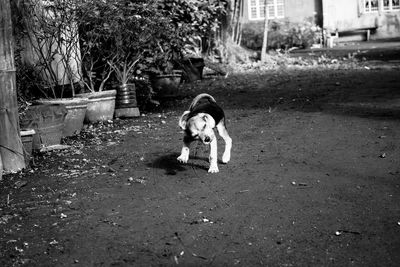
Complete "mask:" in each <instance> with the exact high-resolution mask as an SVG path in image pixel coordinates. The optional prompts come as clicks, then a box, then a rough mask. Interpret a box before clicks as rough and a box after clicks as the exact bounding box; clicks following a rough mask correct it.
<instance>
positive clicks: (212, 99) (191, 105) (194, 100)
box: [189, 93, 217, 111]
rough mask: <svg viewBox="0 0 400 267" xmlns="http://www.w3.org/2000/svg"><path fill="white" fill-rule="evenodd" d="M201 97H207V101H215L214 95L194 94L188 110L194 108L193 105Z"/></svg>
mask: <svg viewBox="0 0 400 267" xmlns="http://www.w3.org/2000/svg"><path fill="white" fill-rule="evenodd" d="M203 98H207V99H208V100H209V101H211V102H214V103H216V102H217V101H215V99H214V97H212V96H210V95H209V94H206V93H203V94H199V95H198V96H196V97H195V98H194V99H193V101H192V104H190V107H189V110H190V111H192V110H193V109H194V107H195V106H196V105H197V103H198V102H199V101H200V100H201V99H203Z"/></svg>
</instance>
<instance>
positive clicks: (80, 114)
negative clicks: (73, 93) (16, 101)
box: [36, 97, 88, 137]
mask: <svg viewBox="0 0 400 267" xmlns="http://www.w3.org/2000/svg"><path fill="white" fill-rule="evenodd" d="M36 102H37V103H41V104H63V105H64V106H65V107H66V108H67V111H68V112H67V115H66V116H65V121H64V130H63V136H64V137H65V136H72V135H75V134H79V133H80V131H81V130H82V128H83V121H84V119H85V115H86V109H87V104H88V99H87V98H80V97H79V98H78V97H77V98H60V99H40V100H37V101H36Z"/></svg>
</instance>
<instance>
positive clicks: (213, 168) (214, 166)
mask: <svg viewBox="0 0 400 267" xmlns="http://www.w3.org/2000/svg"><path fill="white" fill-rule="evenodd" d="M209 160H210V168H209V169H208V172H211V173H215V172H219V170H218V163H217V162H218V151H217V137H216V136H215V138H213V140H212V141H211V143H210V158H209Z"/></svg>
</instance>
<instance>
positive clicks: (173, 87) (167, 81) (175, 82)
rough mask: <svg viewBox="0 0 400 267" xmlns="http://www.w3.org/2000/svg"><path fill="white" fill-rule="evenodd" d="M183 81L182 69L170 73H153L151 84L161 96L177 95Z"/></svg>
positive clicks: (158, 95)
mask: <svg viewBox="0 0 400 267" xmlns="http://www.w3.org/2000/svg"><path fill="white" fill-rule="evenodd" d="M181 81H182V71H173V72H172V73H170V74H151V75H150V82H151V86H152V88H153V90H154V92H155V93H156V95H157V97H159V98H169V97H175V96H176V95H177V90H178V87H179V85H180V83H181Z"/></svg>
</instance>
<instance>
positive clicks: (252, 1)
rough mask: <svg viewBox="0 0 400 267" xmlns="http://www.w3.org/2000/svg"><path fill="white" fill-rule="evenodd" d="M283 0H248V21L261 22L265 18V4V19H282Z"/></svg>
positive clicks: (283, 10)
mask: <svg viewBox="0 0 400 267" xmlns="http://www.w3.org/2000/svg"><path fill="white" fill-rule="evenodd" d="M284 2H285V1H284V0H249V1H248V3H249V18H250V20H261V19H264V18H265V4H267V18H269V19H276V18H283V17H284V15H285V13H284V12H285V8H284V7H285V4H284Z"/></svg>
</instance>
